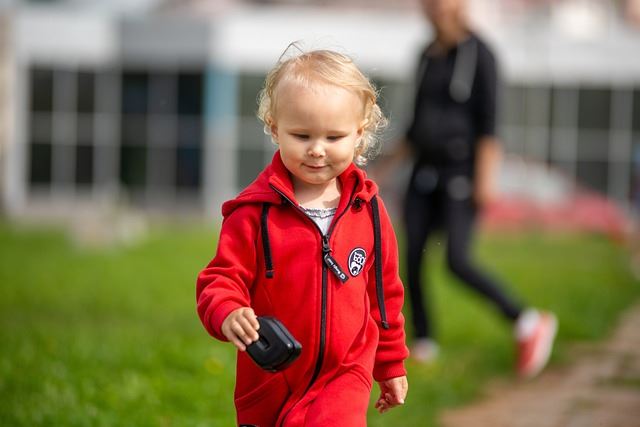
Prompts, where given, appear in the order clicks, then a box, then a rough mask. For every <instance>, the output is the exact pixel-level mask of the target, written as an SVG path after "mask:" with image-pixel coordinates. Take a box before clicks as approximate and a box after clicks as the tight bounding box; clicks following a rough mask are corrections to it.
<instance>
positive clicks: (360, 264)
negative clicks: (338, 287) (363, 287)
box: [349, 248, 367, 277]
mask: <svg viewBox="0 0 640 427" xmlns="http://www.w3.org/2000/svg"><path fill="white" fill-rule="evenodd" d="M366 261H367V252H366V251H365V250H364V249H362V248H355V249H354V250H352V251H351V253H350V254H349V273H351V275H352V276H353V277H356V276H357V275H358V274H360V272H361V271H362V269H363V268H364V263H365V262H366Z"/></svg>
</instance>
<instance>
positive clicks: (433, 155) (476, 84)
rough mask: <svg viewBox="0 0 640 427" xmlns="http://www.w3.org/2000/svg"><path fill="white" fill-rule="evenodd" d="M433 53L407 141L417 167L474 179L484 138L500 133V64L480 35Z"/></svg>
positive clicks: (422, 74)
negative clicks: (498, 127)
mask: <svg viewBox="0 0 640 427" xmlns="http://www.w3.org/2000/svg"><path fill="white" fill-rule="evenodd" d="M433 50H434V49H433V45H430V46H428V47H427V48H426V49H425V51H424V53H423V55H422V56H421V59H420V63H419V68H418V78H417V82H416V84H417V91H416V99H415V106H414V116H413V121H412V123H411V126H410V127H409V130H408V131H407V140H408V141H409V144H410V145H411V146H412V148H413V151H414V153H416V164H417V166H422V165H430V166H433V167H435V168H436V169H439V170H443V171H450V172H457V173H464V174H467V175H469V176H471V174H472V173H473V167H474V166H473V165H474V160H475V151H476V142H477V140H478V138H480V137H482V136H492V135H495V132H496V98H497V95H496V92H497V71H496V61H495V58H494V56H493V54H492V52H491V51H490V50H489V48H488V47H487V45H486V44H485V43H484V42H483V41H482V40H480V39H479V38H478V37H477V36H476V35H474V34H471V35H470V36H469V37H468V38H467V39H466V40H464V41H463V42H461V43H460V44H458V45H457V46H456V47H454V48H452V49H450V50H449V51H447V52H446V53H443V54H439V55H436V54H434V53H432V52H433Z"/></svg>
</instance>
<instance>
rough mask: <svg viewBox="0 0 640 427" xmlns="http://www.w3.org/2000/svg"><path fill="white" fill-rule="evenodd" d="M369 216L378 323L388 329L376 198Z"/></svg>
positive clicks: (378, 212) (373, 198) (372, 199)
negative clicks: (371, 224) (370, 218)
mask: <svg viewBox="0 0 640 427" xmlns="http://www.w3.org/2000/svg"><path fill="white" fill-rule="evenodd" d="M371 214H372V216H373V251H374V256H375V258H374V260H373V268H374V269H375V273H376V295H377V297H378V310H380V323H381V324H382V328H383V329H389V322H387V309H386V307H385V305H384V288H383V286H382V285H383V284H382V242H381V236H380V234H381V233H380V211H379V208H378V198H377V197H376V196H373V197H372V198H371Z"/></svg>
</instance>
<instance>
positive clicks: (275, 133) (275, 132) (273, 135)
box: [269, 123, 278, 144]
mask: <svg viewBox="0 0 640 427" xmlns="http://www.w3.org/2000/svg"><path fill="white" fill-rule="evenodd" d="M269 130H270V131H271V139H273V142H275V143H276V144H277V143H278V126H276V124H275V123H272V124H271V126H269Z"/></svg>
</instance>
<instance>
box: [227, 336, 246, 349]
mask: <svg viewBox="0 0 640 427" xmlns="http://www.w3.org/2000/svg"><path fill="white" fill-rule="evenodd" d="M227 339H228V340H229V341H231V344H233V345H235V346H236V348H237V349H238V350H240V351H245V350H246V349H247V346H245V345H244V343H243V342H242V340H240V338H238V337H237V336H236V335H234V334H231V335H230V336H227Z"/></svg>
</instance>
